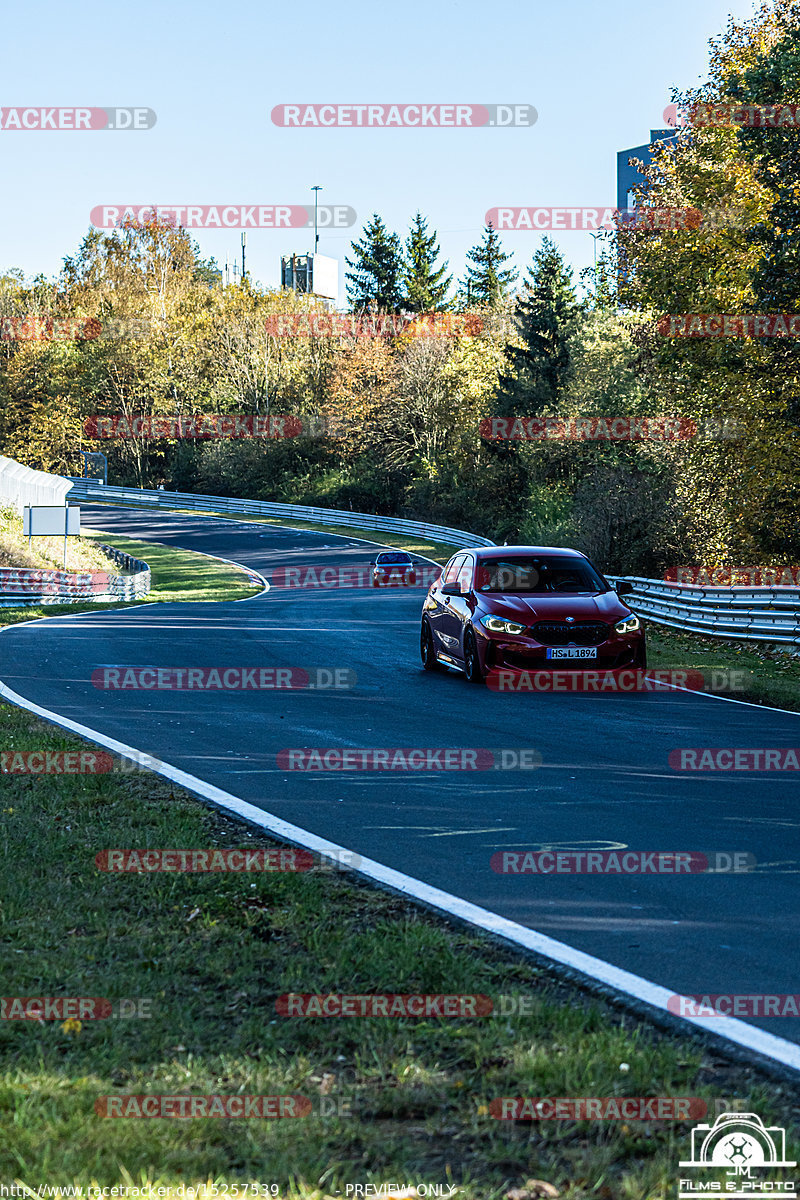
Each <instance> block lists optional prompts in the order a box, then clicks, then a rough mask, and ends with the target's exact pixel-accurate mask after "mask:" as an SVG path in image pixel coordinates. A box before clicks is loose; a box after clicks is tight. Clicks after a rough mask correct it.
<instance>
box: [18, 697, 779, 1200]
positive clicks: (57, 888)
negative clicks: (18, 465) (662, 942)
mask: <svg viewBox="0 0 800 1200" xmlns="http://www.w3.org/2000/svg"><path fill="white" fill-rule="evenodd" d="M0 726H1V727H2V731H3V746H4V748H5V749H6V750H13V751H14V752H22V751H25V750H41V749H51V750H69V749H74V748H79V747H81V746H82V745H83V744H82V743H81V742H79V741H78V740H77V739H75V738H73V737H71V736H70V735H67V734H65V733H64V732H62V731H61V730H58V729H55V728H53V727H52V726H48V725H46V724H43V723H42V722H40V721H38V720H36V719H34V718H32V717H31V716H30V715H29V714H27V713H25V712H24V711H21V710H18V709H16V708H13V707H10V706H7V705H4V706H0ZM3 784H4V796H3V801H2V810H1V811H0V831H1V833H2V836H1V837H0V900H1V905H0V913H1V914H2V937H3V958H4V968H5V969H4V983H3V991H4V995H5V996H7V997H13V996H73V997H90V996H95V997H107V998H109V999H110V1000H112V1002H114V1003H115V1004H116V1005H118V1004H119V1002H120V1001H121V1000H126V1001H128V1002H129V1003H128V1005H127V1006H126V1007H125V1011H134V1012H147V1013H148V1014H149V1015H148V1016H147V1017H144V1016H142V1017H138V1016H129V1017H123V1016H120V1017H119V1018H117V1019H109V1020H93V1021H84V1022H83V1024H82V1025H81V1026H80V1027H76V1026H75V1025H74V1024H72V1025H71V1024H70V1023H69V1022H59V1021H46V1022H36V1021H8V1020H6V1021H0V1062H2V1070H1V1071H0V1120H1V1121H2V1125H3V1128H4V1134H3V1138H2V1141H0V1179H2V1180H15V1181H19V1182H22V1181H24V1183H26V1184H27V1185H28V1186H29V1187H32V1188H35V1187H37V1186H40V1185H44V1184H46V1185H50V1186H64V1185H69V1184H83V1185H86V1184H89V1183H90V1182H92V1181H95V1182H99V1183H100V1184H102V1185H104V1186H109V1185H111V1186H113V1185H117V1184H119V1183H120V1181H125V1180H130V1181H132V1182H133V1183H136V1184H139V1185H141V1184H142V1182H143V1181H148V1182H149V1183H150V1184H151V1185H152V1186H154V1187H155V1186H159V1185H161V1186H170V1187H172V1188H175V1187H176V1186H177V1185H178V1184H180V1183H185V1184H198V1183H199V1182H201V1181H206V1180H213V1181H214V1183H215V1185H216V1187H217V1189H218V1192H217V1194H218V1195H225V1194H226V1189H227V1192H228V1193H231V1194H232V1192H233V1189H234V1187H235V1186H239V1187H243V1185H244V1184H246V1183H247V1184H255V1183H258V1184H260V1185H261V1186H262V1187H263V1186H264V1185H270V1184H274V1185H277V1187H278V1189H279V1195H280V1196H290V1195H291V1196H295V1197H303V1198H304V1200H319V1198H321V1197H323V1196H325V1197H328V1196H330V1197H337V1196H343V1195H344V1194H345V1188H346V1186H347V1185H348V1184H351V1185H352V1184H362V1185H363V1184H367V1183H371V1184H373V1185H377V1184H379V1183H386V1182H387V1181H395V1182H397V1183H400V1184H411V1185H414V1186H419V1185H421V1184H427V1185H440V1186H442V1187H444V1188H445V1190H444V1193H443V1194H444V1195H447V1194H448V1193H447V1190H446V1186H454V1187H455V1188H456V1189H457V1190H456V1191H455V1192H454V1193H453V1195H454V1196H455V1198H456V1200H494V1198H499V1197H502V1196H505V1195H506V1193H507V1192H508V1190H509V1188H520V1187H521V1188H524V1187H525V1184H526V1181H528V1180H530V1179H535V1180H537V1181H544V1182H545V1183H547V1184H549V1185H551V1187H553V1188H555V1189H556V1190H557V1192H558V1193H560V1195H561V1196H562V1197H565V1198H572V1197H578V1196H581V1197H586V1196H597V1197H601V1198H603V1200H617V1198H623V1197H631V1198H633V1197H640V1198H653V1200H655V1198H656V1197H666V1196H668V1195H671V1194H672V1189H673V1188H674V1186H675V1179H676V1173H677V1171H678V1165H677V1164H678V1161H679V1159H680V1158H681V1157H685V1154H684V1151H685V1150H686V1149H687V1148H688V1139H689V1129H690V1123H687V1122H678V1123H673V1122H669V1121H666V1122H657V1121H645V1122H634V1121H629V1122H627V1123H626V1122H622V1121H619V1120H611V1121H542V1122H531V1121H500V1120H495V1119H493V1117H492V1116H491V1115H490V1112H489V1107H488V1106H489V1104H490V1102H491V1100H492V1099H494V1098H497V1097H503V1096H571V1097H576V1096H586V1097H615V1096H678V1097H688V1096H696V1097H702V1098H704V1099H705V1100H706V1101H707V1102H708V1104H709V1107H710V1110H711V1120H712V1121H713V1118H714V1109H715V1102H716V1101H719V1102H720V1105H721V1106H722V1108H726V1109H727V1108H730V1107H732V1106H733V1104H734V1102H735V1103H736V1105H737V1107H741V1108H742V1109H743V1110H744V1111H753V1112H758V1113H759V1114H760V1115H761V1116H762V1118H763V1119H764V1120H765V1122H766V1123H767V1124H770V1123H777V1124H780V1125H788V1126H790V1132H789V1134H788V1136H787V1145H788V1144H789V1141H790V1140H795V1139H794V1133H793V1132H792V1122H793V1120H794V1119H795V1118H796V1116H797V1109H796V1108H795V1109H794V1110H793V1109H792V1104H793V1103H796V1097H795V1099H794V1101H793V1100H792V1097H791V1091H790V1089H788V1088H786V1087H784V1086H782V1085H780V1084H778V1083H775V1082H769V1081H766V1080H765V1079H763V1078H759V1076H758V1074H757V1073H756V1072H754V1071H753V1070H751V1069H749V1068H747V1067H744V1066H741V1065H736V1064H733V1063H730V1062H727V1061H725V1060H724V1058H722V1057H721V1056H720V1055H718V1054H713V1053H709V1052H708V1050H704V1049H703V1048H701V1047H700V1046H699V1044H697V1043H694V1042H692V1041H690V1040H688V1039H684V1038H680V1037H677V1036H674V1035H669V1034H664V1033H659V1032H657V1031H655V1030H653V1029H650V1028H649V1027H648V1026H647V1025H646V1024H643V1023H641V1022H639V1021H637V1020H636V1019H634V1018H632V1017H630V1016H626V1015H624V1014H622V1013H621V1012H620V1011H619V1010H617V1009H615V1008H614V1007H612V1006H611V1005H610V1004H608V1003H606V1002H605V1001H602V1000H597V999H593V998H589V997H588V996H587V995H586V994H584V993H582V992H581V991H580V989H578V988H577V987H575V986H573V985H567V984H565V983H562V982H559V981H557V980H556V979H555V978H552V977H550V976H549V975H548V974H547V973H545V972H543V971H542V970H540V969H538V968H537V967H536V966H533V965H531V964H530V963H527V962H524V961H522V960H521V959H520V958H519V957H518V956H516V955H514V954H513V953H512V952H510V951H506V950H503V949H499V948H497V947H496V946H493V945H492V944H491V943H490V942H489V941H488V940H487V939H485V938H483V937H482V936H479V935H475V936H473V935H471V934H470V933H468V932H463V931H461V930H458V929H453V928H451V927H449V926H448V925H447V924H446V923H445V922H444V921H441V920H438V919H436V918H434V917H433V916H430V915H427V914H424V913H422V912H420V911H419V910H417V909H416V908H415V907H413V906H412V905H411V904H409V903H407V902H406V901H404V900H403V899H402V898H398V897H394V896H391V895H388V894H385V893H382V892H379V891H377V890H375V889H373V888H371V887H370V886H368V885H366V884H360V883H359V882H357V881H354V880H353V878H352V877H347V876H344V875H340V874H337V873H331V872H329V871H325V870H323V869H319V868H315V869H313V870H311V871H308V872H304V873H302V874H301V873H292V874H289V873H280V874H279V873H272V874H270V873H266V874H262V873H259V874H253V873H247V874H232V873H228V874H109V873H106V872H102V871H100V870H98V869H97V867H96V866H95V862H94V858H95V855H96V854H97V853H98V852H99V851H101V850H104V849H108V848H113V847H124V848H132V847H136V848H143V847H148V848H150V847H162V848H167V847H168V848H173V847H176V848H187V849H188V848H211V847H218V846H227V847H231V846H234V847H235V846H239V847H241V846H247V847H248V848H252V847H261V846H272V845H274V842H272V841H271V840H270V839H268V838H265V837H263V836H261V835H260V834H258V833H255V834H251V833H248V832H246V831H245V830H244V829H243V827H242V826H241V825H237V824H235V823H233V822H232V821H229V820H228V819H227V818H225V817H224V816H222V815H220V814H218V813H216V812H213V811H210V810H209V809H207V808H205V807H204V806H203V805H201V804H200V803H199V802H198V801H196V800H194V799H193V798H191V797H190V796H188V795H187V794H185V793H182V792H181V791H179V790H178V789H173V788H172V787H171V785H170V784H169V783H166V782H164V781H162V780H161V779H160V778H159V777H157V776H154V775H151V774H149V773H144V772H136V773H124V772H120V773H111V774H106V775H84V776H70V777H68V776H56V775H43V776H37V777H33V776H24V775H6V776H5V777H4V780H3ZM289 992H294V993H309V992H310V993H321V994H330V993H339V992H345V993H348V994H352V993H357V994H364V993H372V992H376V993H384V992H388V993H403V994H409V993H434V994H441V993H446V994H454V993H464V994H469V995H472V994H475V993H478V994H484V995H488V996H490V997H492V998H493V1000H494V1003H495V1006H496V1010H497V1011H496V1014H492V1015H491V1016H488V1017H483V1018H474V1019H447V1018H443V1017H440V1018H436V1017H429V1018H421V1019H413V1018H391V1019H384V1018H377V1017H376V1018H369V1019H359V1018H354V1017H351V1018H347V1019H337V1018H319V1017H315V1018H305V1019H302V1018H288V1017H283V1016H280V1015H279V1014H278V1012H277V1010H276V999H277V997H278V996H279V995H281V994H284V993H289ZM501 996H506V997H508V996H511V997H515V998H516V1007H517V1009H518V1010H519V1007H520V1005H519V999H520V997H524V998H525V1001H526V1011H525V1012H524V1013H520V1012H519V1011H517V1012H514V1013H511V1014H510V1015H503V1014H502V1006H504V1007H505V1008H509V1007H510V1003H509V1002H501V1001H500V1000H499V997H501ZM142 1001H145V1002H146V1005H145V1006H144V1007H143V1006H142V1003H141V1002H142ZM142 1094H167V1095H176V1094H180V1095H188V1094H193V1095H212V1094H221V1095H226V1096H227V1095H236V1094H243V1095H281V1094H300V1095H303V1096H306V1097H308V1098H309V1099H310V1101H311V1104H312V1111H311V1113H310V1114H309V1115H308V1116H306V1117H303V1118H301V1119H298V1120H288V1119H287V1120H274V1121H270V1120H236V1119H205V1120H201V1119H194V1120H192V1119H187V1120H178V1119H167V1118H165V1119H151V1120H136V1119H134V1118H128V1119H109V1118H104V1117H102V1116H98V1115H97V1113H96V1111H95V1102H96V1101H97V1099H98V1098H99V1097H102V1096H107V1095H142ZM794 1132H796V1133H800V1130H798V1129H797V1128H796V1127H794ZM528 1190H529V1195H530V1196H531V1197H533V1196H536V1195H538V1194H547V1195H553V1192H552V1191H551V1192H546V1191H545V1192H541V1193H540V1192H539V1191H537V1189H536V1188H533V1189H531V1188H529V1189H528ZM209 1194H210V1195H213V1194H214V1193H213V1190H212V1191H210V1192H209ZM240 1194H241V1193H240ZM362 1194H363V1193H362Z"/></svg>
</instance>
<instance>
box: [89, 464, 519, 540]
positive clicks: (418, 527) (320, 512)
mask: <svg viewBox="0 0 800 1200" xmlns="http://www.w3.org/2000/svg"><path fill="white" fill-rule="evenodd" d="M69 499H70V500H71V501H76V500H85V501H90V500H100V501H103V500H105V501H107V502H112V501H113V502H116V503H117V504H126V505H134V506H136V507H153V508H164V509H170V508H176V509H190V510H194V511H197V512H209V513H223V514H231V513H239V514H241V515H244V516H259V517H283V518H288V519H289V520H295V521H312V522H314V523H315V524H318V525H346V526H348V527H349V528H352V529H379V530H382V531H384V532H387V533H391V532H394V533H411V534H416V535H417V536H418V537H424V538H429V539H432V540H434V541H442V542H446V543H448V545H452V546H456V547H461V546H494V545H495V543H494V542H493V541H492V540H491V539H490V538H485V537H480V536H479V535H478V534H476V533H468V532H467V531H466V530H464V529H450V528H449V527H448V526H446V525H430V524H427V523H426V522H425V521H406V520H404V519H403V518H401V517H378V516H375V515H373V514H372V513H354V512H348V511H347V510H346V509H338V508H312V507H309V506H307V505H303V504H275V503H273V502H272V501H269V500H240V499H237V498H233V497H230V496H196V495H194V494H193V493H192V492H165V491H161V490H150V489H147V488H122V487H109V486H108V485H107V484H102V483H98V482H97V481H96V480H94V479H73V482H72V491H71V492H70V493H69Z"/></svg>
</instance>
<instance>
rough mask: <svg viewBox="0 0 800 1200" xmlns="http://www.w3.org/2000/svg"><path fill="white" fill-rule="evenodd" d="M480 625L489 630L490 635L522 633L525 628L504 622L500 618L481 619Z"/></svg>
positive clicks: (513, 622) (512, 622)
mask: <svg viewBox="0 0 800 1200" xmlns="http://www.w3.org/2000/svg"><path fill="white" fill-rule="evenodd" d="M481 625H485V626H486V628H487V629H491V631H492V633H524V632H525V626H524V625H518V624H517V623H516V621H504V620H503V618H502V617H489V616H487V617H481Z"/></svg>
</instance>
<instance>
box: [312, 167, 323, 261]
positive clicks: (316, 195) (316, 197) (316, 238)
mask: <svg viewBox="0 0 800 1200" xmlns="http://www.w3.org/2000/svg"><path fill="white" fill-rule="evenodd" d="M311 190H312V192H313V193H314V253H315V254H316V253H317V251H318V249H319V234H318V233H317V202H318V201H319V194H320V192H321V191H322V188H321V187H320V185H319V184H315V185H314V187H312V189H311Z"/></svg>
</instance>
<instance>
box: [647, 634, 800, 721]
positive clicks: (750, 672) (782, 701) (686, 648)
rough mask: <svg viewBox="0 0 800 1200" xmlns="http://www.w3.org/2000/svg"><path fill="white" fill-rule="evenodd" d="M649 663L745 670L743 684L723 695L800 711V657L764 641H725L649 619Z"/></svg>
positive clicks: (668, 666)
mask: <svg viewBox="0 0 800 1200" xmlns="http://www.w3.org/2000/svg"><path fill="white" fill-rule="evenodd" d="M647 663H648V666H649V667H651V668H658V669H665V668H666V669H670V668H675V669H676V670H698V671H705V672H711V671H713V670H714V668H723V669H726V670H733V671H741V672H742V673H743V678H742V679H741V680H740V681H739V682H741V683H742V684H743V686H742V688H741V689H737V690H736V691H730V692H728V691H725V692H720V695H725V696H730V697H731V698H732V699H734V700H749V701H750V702H752V703H753V704H766V705H771V706H773V707H774V708H787V709H790V710H791V711H792V712H800V657H798V656H797V655H791V654H789V653H782V652H781V651H775V650H770V649H769V648H768V647H767V646H766V645H762V644H761V643H755V644H753V643H751V642H734V641H721V640H720V639H719V638H709V637H703V636H702V635H700V634H695V633H684V632H683V631H682V630H678V629H670V628H668V627H667V626H666V625H657V624H655V622H653V621H648V622H647Z"/></svg>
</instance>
